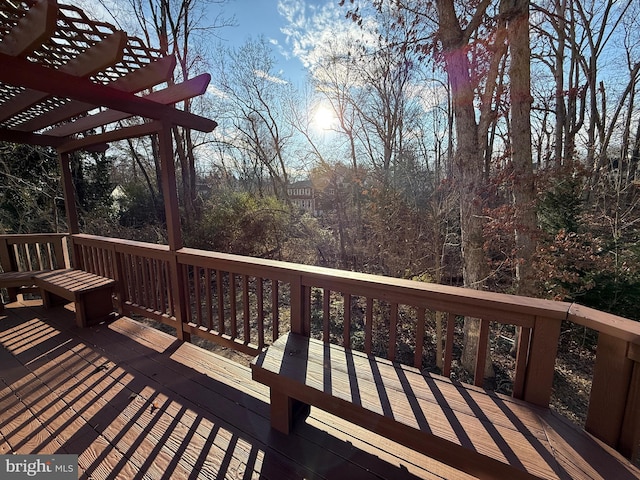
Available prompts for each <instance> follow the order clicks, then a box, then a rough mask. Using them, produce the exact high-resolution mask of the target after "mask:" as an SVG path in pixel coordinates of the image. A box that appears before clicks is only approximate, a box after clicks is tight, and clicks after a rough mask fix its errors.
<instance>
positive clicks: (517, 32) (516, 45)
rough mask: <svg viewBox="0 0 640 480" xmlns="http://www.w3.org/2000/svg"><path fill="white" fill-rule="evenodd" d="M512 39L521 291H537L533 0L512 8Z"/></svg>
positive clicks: (513, 153)
mask: <svg viewBox="0 0 640 480" xmlns="http://www.w3.org/2000/svg"><path fill="white" fill-rule="evenodd" d="M511 12H512V16H511V18H510V19H509V23H508V39H509V48H510V52H511V68H510V70H509V80H510V82H511V138H512V145H513V148H512V151H511V162H512V165H513V184H512V193H513V203H514V207H515V219H514V220H515V243H516V251H517V252H518V253H517V255H518V260H519V261H518V262H517V263H516V282H517V289H516V291H517V293H518V294H519V295H528V296H531V295H533V293H534V285H533V272H532V269H531V259H532V257H533V254H534V253H535V248H536V246H535V232H536V224H537V222H536V213H535V208H534V204H535V184H534V179H533V163H532V153H531V103H532V102H533V98H532V97H531V60H530V59H531V50H530V46H529V2H528V0H518V1H517V2H516V3H515V4H514V5H513V6H512V9H511Z"/></svg>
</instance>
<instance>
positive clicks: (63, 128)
mask: <svg viewBox="0 0 640 480" xmlns="http://www.w3.org/2000/svg"><path fill="white" fill-rule="evenodd" d="M210 81H211V75H209V74H208V73H203V74H202V75H198V76H197V77H194V78H191V79H189V80H186V81H184V82H182V83H179V84H177V85H171V86H170V87H167V88H165V89H163V90H158V91H156V92H152V93H150V94H149V95H145V96H144V97H142V98H146V99H149V100H153V101H154V102H157V103H161V104H163V105H170V104H173V103H177V102H181V101H183V100H186V99H188V98H193V97H196V96H198V95H202V94H203V93H204V92H205V91H206V90H207V85H209V82H210ZM130 117H132V115H131V114H130V113H127V112H121V111H118V110H105V111H104V112H100V113H96V114H94V115H88V116H86V117H83V118H80V119H78V120H76V121H74V122H71V123H67V124H64V125H60V126H59V127H56V128H52V129H51V130H48V131H47V135H52V136H54V137H66V136H68V135H73V134H74V133H79V132H86V131H87V130H91V129H93V128H97V127H101V126H104V125H108V124H110V123H114V122H118V121H120V120H124V119H126V118H130Z"/></svg>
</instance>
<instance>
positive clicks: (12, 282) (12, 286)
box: [0, 270, 46, 312]
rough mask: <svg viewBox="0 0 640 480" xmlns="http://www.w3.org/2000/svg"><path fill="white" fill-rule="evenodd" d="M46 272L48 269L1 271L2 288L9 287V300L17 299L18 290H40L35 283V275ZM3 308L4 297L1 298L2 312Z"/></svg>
mask: <svg viewBox="0 0 640 480" xmlns="http://www.w3.org/2000/svg"><path fill="white" fill-rule="evenodd" d="M45 272H46V270H36V271H26V272H2V273H0V288H6V289H7V291H8V292H9V301H12V300H13V299H15V297H16V295H17V292H18V291H19V292H20V293H27V292H35V291H39V288H38V287H36V286H35V284H34V281H33V276H34V275H37V274H39V273H45ZM32 287H33V288H32ZM18 289H19V290H18ZM3 309H4V304H3V303H2V298H0V312H1V311H2V310H3Z"/></svg>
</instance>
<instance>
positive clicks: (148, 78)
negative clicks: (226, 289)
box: [0, 0, 217, 250]
mask: <svg viewBox="0 0 640 480" xmlns="http://www.w3.org/2000/svg"><path fill="white" fill-rule="evenodd" d="M175 65H176V59H175V57H174V56H173V55H164V54H163V52H161V51H160V50H157V49H153V48H149V47H148V46H146V45H145V44H144V43H143V42H142V41H141V40H140V39H138V38H136V37H130V36H128V35H127V34H126V32H123V31H121V30H118V29H117V28H115V27H114V26H112V25H109V24H107V23H102V22H97V21H94V20H91V19H89V18H88V17H87V15H86V14H85V13H84V12H83V11H82V10H81V9H79V8H77V7H74V6H71V5H63V4H59V3H58V2H57V1H56V0H22V1H20V0H3V1H2V2H0V140H3V141H7V142H13V143H21V144H29V145H39V146H47V147H52V148H55V149H56V151H57V153H58V159H59V164H60V170H61V175H62V185H63V190H64V198H65V208H66V212H67V220H68V225H69V231H70V233H72V234H75V233H79V226H78V214H77V209H76V202H75V195H74V188H73V184H72V178H71V170H70V167H69V158H70V154H71V153H72V152H75V151H78V150H85V151H104V150H105V149H106V148H108V143H109V142H114V141H118V140H124V139H127V138H134V137H141V136H146V135H157V136H158V144H159V157H160V165H161V172H160V173H161V179H162V185H161V188H162V191H163V196H164V201H165V211H166V218H167V230H168V240H169V247H170V249H171V250H178V249H180V248H181V247H182V234H181V229H180V217H179V213H178V199H177V190H176V177H175V165H174V158H173V137H172V128H173V127H174V126H176V125H178V126H182V127H185V128H189V129H194V130H198V131H202V132H210V131H212V130H213V129H214V128H215V127H216V125H217V124H216V122H214V121H213V120H209V119H207V118H203V117H200V116H197V115H194V114H191V113H188V112H185V111H182V110H178V109H176V108H175V107H174V104H175V103H177V102H181V101H183V100H186V99H188V98H192V97H195V96H198V95H201V94H203V93H204V92H205V90H206V88H207V85H208V84H209V81H210V75H208V74H203V75H199V76H197V77H194V78H192V79H188V80H185V81H184V82H182V83H179V84H175V83H173V82H172V81H171V80H172V78H173V70H174V68H175ZM161 84H167V85H168V86H166V87H165V88H162V89H156V90H155V91H153V92H151V93H149V92H150V91H151V89H153V88H154V87H156V86H158V85H161ZM143 92H145V93H143ZM130 117H139V118H140V119H141V121H140V122H137V123H136V124H135V125H133V126H121V124H119V123H118V122H120V121H121V120H124V119H127V118H130Z"/></svg>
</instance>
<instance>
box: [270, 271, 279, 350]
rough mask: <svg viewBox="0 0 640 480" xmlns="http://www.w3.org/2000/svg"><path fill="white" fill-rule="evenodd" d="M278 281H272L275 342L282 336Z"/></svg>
mask: <svg viewBox="0 0 640 480" xmlns="http://www.w3.org/2000/svg"><path fill="white" fill-rule="evenodd" d="M279 297H280V294H279V284H278V280H275V279H273V280H271V305H272V306H271V330H272V332H271V333H272V336H273V341H274V342H275V341H276V340H277V339H278V337H279V336H280V300H279Z"/></svg>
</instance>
